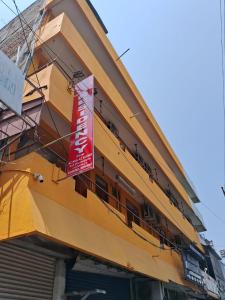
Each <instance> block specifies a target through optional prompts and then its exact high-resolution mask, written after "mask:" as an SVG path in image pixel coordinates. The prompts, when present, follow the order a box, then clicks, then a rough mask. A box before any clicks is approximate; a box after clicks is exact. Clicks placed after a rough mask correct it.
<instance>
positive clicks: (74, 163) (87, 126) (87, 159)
mask: <svg viewBox="0 0 225 300" xmlns="http://www.w3.org/2000/svg"><path fill="white" fill-rule="evenodd" d="M93 113H94V76H93V75H91V76H89V77H88V78H86V79H84V80H82V81H81V82H79V83H77V84H76V85H75V91H74V102H73V112H72V123H71V133H72V132H73V134H72V135H71V136H70V148H69V157H68V162H67V175H69V176H75V175H78V174H81V173H84V172H87V171H88V170H91V169H93V168H94V136H93V133H94V131H93V127H94V124H93V120H94V118H93Z"/></svg>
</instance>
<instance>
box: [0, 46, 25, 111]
mask: <svg viewBox="0 0 225 300" xmlns="http://www.w3.org/2000/svg"><path fill="white" fill-rule="evenodd" d="M24 78H25V77H24V75H23V73H22V72H21V70H20V69H19V68H18V67H17V66H16V65H15V64H14V62H13V61H12V60H11V59H9V58H8V56H6V55H5V54H4V53H3V52H2V51H0V100H1V101H2V102H3V103H4V104H5V105H6V106H7V107H9V108H10V109H12V110H13V111H14V112H15V113H17V114H18V115H21V109H22V95H23V85H24Z"/></svg>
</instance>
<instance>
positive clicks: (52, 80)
mask: <svg viewBox="0 0 225 300" xmlns="http://www.w3.org/2000/svg"><path fill="white" fill-rule="evenodd" d="M49 69H50V70H51V72H49ZM45 73H46V74H45ZM39 78H40V81H41V84H44V83H45V84H46V83H47V84H48V86H49V88H48V94H47V95H46V100H47V101H49V102H50V103H51V105H53V106H54V107H55V108H56V110H57V111H58V112H59V113H60V114H61V115H62V116H63V117H64V118H65V119H66V120H67V121H70V120H71V112H72V99H73V97H72V95H71V94H70V93H69V92H68V91H67V81H66V80H65V78H64V76H63V75H62V74H61V73H60V72H59V70H58V69H57V67H55V66H50V67H48V68H46V69H45V71H44V70H43V71H42V73H41V74H40V76H39ZM46 79H47V81H45V80H46ZM62 99H63V101H62ZM103 141H107V143H105V142H103ZM95 147H96V148H97V149H98V150H99V151H100V152H101V153H102V155H103V156H104V157H105V158H107V160H109V161H110V162H111V164H112V165H113V166H114V167H115V168H116V169H117V170H118V171H119V172H120V173H121V174H122V175H123V176H124V177H125V178H126V179H127V180H129V181H130V182H131V183H132V184H133V185H134V186H135V187H136V188H137V189H138V190H139V191H140V192H141V193H142V194H143V195H145V197H146V199H148V200H149V201H150V202H151V203H152V204H153V205H154V206H155V207H157V208H158V209H159V210H160V211H161V212H162V213H163V214H164V215H165V216H166V217H167V218H168V219H169V220H170V221H171V223H172V224H174V225H175V226H176V227H177V228H178V229H179V230H180V231H181V232H182V233H183V234H185V236H186V237H187V238H189V240H190V241H194V242H195V243H197V245H198V247H199V248H200V249H202V248H201V245H200V242H199V237H198V234H197V232H196V231H195V230H194V228H193V226H192V225H191V224H190V223H189V222H188V221H187V219H186V218H184V217H183V215H182V213H181V212H180V211H179V210H178V209H177V208H176V207H174V206H173V205H171V203H170V200H169V198H168V197H167V196H166V195H165V193H164V192H162V190H161V189H160V188H159V186H158V185H157V184H155V183H154V182H151V181H150V180H149V177H148V175H147V173H146V172H145V171H144V170H143V169H142V168H141V167H140V165H139V164H138V163H137V162H136V161H135V159H134V158H133V157H132V156H131V155H130V154H129V153H128V152H126V153H124V151H123V150H121V149H120V147H119V142H118V140H117V139H116V138H115V137H114V135H113V134H112V133H111V132H110V131H109V130H108V129H107V128H106V126H105V125H104V124H103V123H102V121H101V120H100V119H99V118H98V117H97V116H96V115H95ZM118 153H119V154H118ZM128 162H129V163H128ZM131 166H132V167H131ZM128 170H129V172H128ZM137 173H138V174H137Z"/></svg>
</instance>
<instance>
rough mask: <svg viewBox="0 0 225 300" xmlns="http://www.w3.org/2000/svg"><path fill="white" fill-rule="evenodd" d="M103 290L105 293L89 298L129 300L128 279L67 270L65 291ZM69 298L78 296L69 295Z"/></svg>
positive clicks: (92, 299)
mask: <svg viewBox="0 0 225 300" xmlns="http://www.w3.org/2000/svg"><path fill="white" fill-rule="evenodd" d="M94 289H101V290H105V291H106V294H105V295H103V294H97V295H92V296H90V298H88V299H90V300H130V280H129V279H124V278H118V277H112V276H107V275H100V274H94V273H87V272H78V271H68V272H67V280H66V291H67V293H70V292H73V291H90V290H94ZM68 299H69V300H75V299H80V297H69V298H68Z"/></svg>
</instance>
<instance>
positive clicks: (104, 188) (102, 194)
mask: <svg viewBox="0 0 225 300" xmlns="http://www.w3.org/2000/svg"><path fill="white" fill-rule="evenodd" d="M95 184H96V188H95V192H96V194H97V195H98V197H99V198H101V199H102V200H104V201H106V202H108V200H109V199H108V183H107V182H105V180H103V179H102V178H101V177H100V176H98V175H96V178H95Z"/></svg>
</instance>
